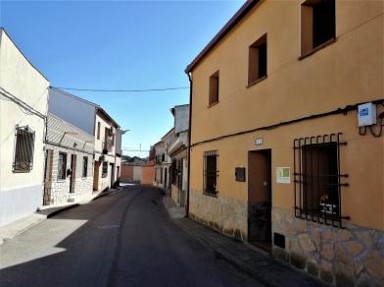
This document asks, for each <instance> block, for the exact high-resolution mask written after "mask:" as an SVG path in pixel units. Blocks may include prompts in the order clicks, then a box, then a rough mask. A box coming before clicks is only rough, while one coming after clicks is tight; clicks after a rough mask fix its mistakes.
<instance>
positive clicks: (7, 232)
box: [0, 188, 121, 245]
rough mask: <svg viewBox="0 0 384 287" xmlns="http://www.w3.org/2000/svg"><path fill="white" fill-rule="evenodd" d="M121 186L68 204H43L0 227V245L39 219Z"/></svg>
mask: <svg viewBox="0 0 384 287" xmlns="http://www.w3.org/2000/svg"><path fill="white" fill-rule="evenodd" d="M120 190H121V188H117V189H109V190H107V191H104V192H103V191H101V192H97V193H93V194H92V195H91V196H90V197H88V198H87V199H84V200H82V201H79V202H77V203H73V202H72V203H68V204H63V205H59V206H49V205H48V206H43V207H42V208H41V209H39V210H38V211H36V212H35V213H33V214H31V215H28V216H26V217H23V218H20V219H18V220H15V221H13V222H11V223H9V224H7V225H4V226H2V227H0V245H1V244H3V243H4V242H5V241H7V240H10V239H12V238H14V237H16V236H18V235H20V234H22V233H24V232H25V231H27V230H28V229H30V228H31V227H33V226H35V225H36V224H38V223H40V222H41V221H43V220H45V219H47V218H50V217H52V216H54V215H56V214H58V213H60V212H62V211H64V210H67V209H70V208H74V207H76V206H79V205H82V204H87V203H89V202H91V201H93V200H96V199H98V198H100V197H103V196H106V195H109V194H110V193H112V192H118V191H120Z"/></svg>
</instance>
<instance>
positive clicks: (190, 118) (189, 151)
mask: <svg viewBox="0 0 384 287" xmlns="http://www.w3.org/2000/svg"><path fill="white" fill-rule="evenodd" d="M186 74H187V76H188V80H189V123H188V156H187V160H188V166H187V202H186V204H185V217H189V196H190V188H191V134H192V91H193V81H192V75H191V73H189V72H186Z"/></svg>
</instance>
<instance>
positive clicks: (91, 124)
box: [48, 88, 122, 191]
mask: <svg viewBox="0 0 384 287" xmlns="http://www.w3.org/2000/svg"><path fill="white" fill-rule="evenodd" d="M48 110H49V111H50V112H51V113H52V114H55V115H56V116H58V117H60V118H62V119H64V120H65V121H67V122H69V123H71V124H72V125H74V126H76V127H78V128H80V129H82V130H83V131H85V132H87V133H88V134H89V135H91V136H93V137H94V139H95V142H94V160H93V168H94V170H93V190H94V191H102V190H105V189H107V188H110V187H112V186H114V185H115V184H116V183H118V180H119V177H120V172H121V171H120V168H121V155H122V152H121V130H120V126H119V125H118V124H117V123H116V121H115V120H114V119H113V118H112V117H111V116H110V115H108V113H107V112H106V111H105V110H104V109H103V108H102V107H100V106H99V105H97V104H94V103H92V102H89V101H87V100H84V99H82V98H79V97H77V96H75V95H72V94H70V93H67V92H64V91H62V90H59V89H56V88H51V89H50V93H49V107H48ZM80 115H81V116H80Z"/></svg>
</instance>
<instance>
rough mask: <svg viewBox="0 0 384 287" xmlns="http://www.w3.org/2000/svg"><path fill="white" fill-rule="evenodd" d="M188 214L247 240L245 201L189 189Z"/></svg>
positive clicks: (219, 229) (214, 227)
mask: <svg viewBox="0 0 384 287" xmlns="http://www.w3.org/2000/svg"><path fill="white" fill-rule="evenodd" d="M189 205H190V206H189V208H190V209H189V216H190V217H191V218H192V219H193V220H196V221H198V222H201V223H203V224H205V225H208V226H210V227H212V228H213V229H215V230H217V231H219V232H221V233H224V234H226V235H229V236H232V237H235V238H237V239H239V240H242V241H245V240H247V214H248V211H247V208H248V207H247V206H248V205H247V203H246V202H242V201H239V200H234V199H231V198H224V197H220V195H219V196H217V197H215V196H210V195H205V194H203V192H202V191H193V190H191V191H190V199H189Z"/></svg>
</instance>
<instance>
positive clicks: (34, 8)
mask: <svg viewBox="0 0 384 287" xmlns="http://www.w3.org/2000/svg"><path fill="white" fill-rule="evenodd" d="M243 3H244V1H236V0H231V1H1V2H0V5H1V6H0V26H2V27H4V28H5V29H6V31H7V32H8V34H9V35H10V36H11V38H12V39H13V40H14V42H15V43H16V44H17V45H18V47H19V48H20V49H21V50H22V52H23V53H24V55H26V57H27V58H28V59H29V60H30V61H31V62H32V63H33V64H34V66H35V67H36V68H37V69H39V70H40V71H41V72H42V73H43V74H44V75H45V76H46V77H47V78H48V79H49V80H50V81H51V85H52V86H55V87H71V88H91V89H152V88H169V87H172V88H173V87H188V86H189V82H188V78H187V76H186V75H185V73H184V69H185V67H186V66H187V65H188V64H189V63H190V62H191V61H192V60H193V58H194V57H196V56H197V54H198V53H199V52H200V51H201V50H202V49H203V48H204V47H205V45H206V44H207V43H208V42H209V41H210V40H211V39H212V38H213V37H214V35H215V34H216V33H217V32H218V31H219V30H220V29H221V28H222V26H224V25H225V23H226V22H227V21H228V20H229V19H230V18H231V17H232V16H233V14H234V13H235V12H236V11H237V10H238V9H239V8H240V7H241V5H242V4H243ZM68 92H70V93H72V94H75V95H77V96H80V97H82V98H85V99H87V100H90V101H92V102H95V103H97V104H99V105H101V106H102V107H103V108H104V109H105V110H106V111H107V112H108V113H109V114H110V115H111V116H112V117H113V118H114V119H115V120H116V121H117V122H118V123H119V124H120V126H121V127H122V129H129V130H130V131H129V132H128V133H126V134H125V135H124V136H123V149H124V150H123V153H124V154H128V155H139V156H143V157H145V156H147V154H148V153H147V152H142V153H137V152H133V151H131V150H139V149H140V147H141V149H142V150H148V149H149V147H150V145H153V144H155V143H156V142H157V141H158V140H160V138H161V137H162V136H163V135H164V134H165V133H166V132H167V131H168V130H169V129H171V128H172V126H173V117H172V115H171V113H170V108H171V107H173V106H175V105H180V104H185V103H188V101H189V89H180V90H174V91H165V92H141V93H108V92H104V93H97V92H80V91H69V90H68Z"/></svg>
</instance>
